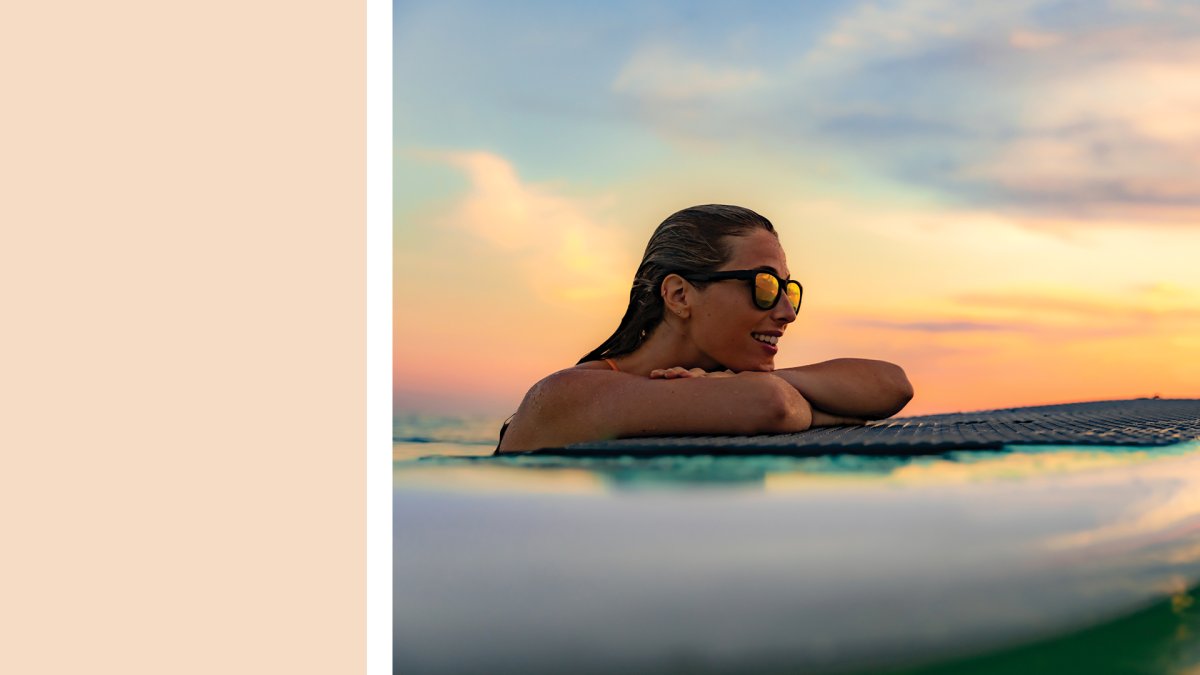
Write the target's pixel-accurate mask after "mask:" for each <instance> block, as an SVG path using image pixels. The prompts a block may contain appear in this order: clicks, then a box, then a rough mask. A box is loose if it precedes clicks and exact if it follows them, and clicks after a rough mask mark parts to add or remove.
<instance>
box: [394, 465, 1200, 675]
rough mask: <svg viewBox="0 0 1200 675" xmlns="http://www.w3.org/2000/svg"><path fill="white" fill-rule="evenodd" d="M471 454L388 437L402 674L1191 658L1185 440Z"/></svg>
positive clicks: (1197, 506) (1199, 570)
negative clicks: (870, 449)
mask: <svg viewBox="0 0 1200 675" xmlns="http://www.w3.org/2000/svg"><path fill="white" fill-rule="evenodd" d="M488 452H490V448H486V447H482V443H479V444H474V445H463V444H460V445H455V444H446V447H444V448H435V447H434V444H433V443H420V444H417V443H412V444H407V443H397V444H396V447H395V450H394V458H395V461H394V464H393V466H394V471H393V477H394V481H395V490H394V509H395V526H394V534H395V538H394V541H395V543H394V559H395V572H394V575H395V579H394V598H393V604H394V610H393V611H394V616H393V620H394V627H395V628H394V630H395V633H394V641H395V648H396V663H397V668H398V669H399V670H400V671H404V672H431V673H439V672H475V671H479V672H484V671H486V672H489V673H500V672H522V673H536V672H561V671H562V670H563V669H564V664H569V665H570V666H571V668H570V670H572V671H573V672H585V671H589V669H590V672H798V671H802V672H817V673H820V672H849V671H856V670H857V671H862V672H878V671H880V670H881V669H884V668H892V669H895V668H896V667H898V666H901V665H907V666H908V667H914V666H918V665H921V664H926V665H922V666H921V667H922V668H924V670H919V671H915V672H921V673H950V672H966V673H998V672H1034V673H1038V672H1047V673H1048V672H1089V673H1103V672H1152V673H1185V672H1189V671H1195V670H1196V669H1198V668H1200V657H1198V656H1197V655H1198V653H1200V646H1198V641H1200V637H1198V636H1200V625H1198V619H1197V611H1198V610H1197V603H1196V599H1197V597H1196V585H1197V583H1198V582H1200V444H1198V443H1193V444H1189V445H1180V446H1173V447H1171V448H1167V449H1151V450H1146V449H1128V448H1107V449H1106V448H1093V449H1080V448H1071V447H1036V448H1020V449H1018V450H1016V451H1013V452H961V453H950V454H948V455H944V456H937V457H918V458H900V457H891V458H886V457H855V456H832V457H809V458H793V457H780V456H761V457H727V456H725V457H711V456H710V457H657V458H630V457H625V458H578V459H571V458H564V457H540V456H538V457H498V458H493V457H489V456H487V453H488ZM1189 589H1190V590H1189ZM464 636H469V639H464ZM580 664H583V665H582V667H581V666H580ZM928 664H941V665H928ZM906 672H907V671H906Z"/></svg>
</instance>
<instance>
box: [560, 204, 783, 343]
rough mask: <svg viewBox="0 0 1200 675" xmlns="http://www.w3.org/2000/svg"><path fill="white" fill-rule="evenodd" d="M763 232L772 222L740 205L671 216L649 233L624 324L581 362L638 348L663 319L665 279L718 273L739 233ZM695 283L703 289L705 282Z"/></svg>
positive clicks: (707, 207) (708, 207)
mask: <svg viewBox="0 0 1200 675" xmlns="http://www.w3.org/2000/svg"><path fill="white" fill-rule="evenodd" d="M758 230H765V231H766V232H769V233H771V235H772V236H774V235H775V227H774V226H773V225H771V221H769V220H767V219H766V218H764V217H762V216H760V215H759V214H757V213H755V212H754V211H751V210H750V209H746V208H742V207H740V206H727V205H724V204H708V205H705V206H693V207H691V208H687V209H683V210H682V211H678V212H676V213H674V214H671V216H669V217H668V218H667V219H666V220H664V221H663V222H662V224H660V225H659V226H658V228H656V229H655V230H654V234H652V235H650V241H649V243H647V244H646V252H645V253H644V254H643V255H642V262H641V264H640V265H639V266H638V269H637V273H636V274H635V275H634V279H633V288H632V289H631V290H630V292H629V306H628V307H627V308H626V310H625V316H624V317H623V318H622V319H621V324H620V326H619V327H618V328H617V330H616V332H615V333H613V335H612V336H611V337H609V338H608V339H607V340H605V341H604V343H603V344H601V345H600V346H599V347H597V348H596V349H594V350H592V351H591V352H590V353H589V354H588V355H587V356H584V357H583V358H582V359H580V361H579V362H580V363H583V362H584V361H594V360H596V359H600V358H605V357H611V356H620V355H622V354H628V353H630V352H632V351H634V350H635V349H637V348H638V347H639V346H640V345H641V344H642V342H643V341H644V340H645V339H646V338H647V337H649V336H650V334H651V333H652V332H653V331H654V329H655V328H657V327H658V326H659V324H661V323H662V320H663V307H664V303H663V298H662V283H663V280H664V279H665V278H666V277H667V276H668V275H669V274H678V275H682V276H688V275H689V274H704V273H709V272H714V271H716V270H717V269H719V268H720V267H722V266H723V265H724V264H725V263H726V262H728V261H729V260H730V257H731V256H732V255H733V253H734V239H733V238H734V237H744V236H746V235H748V234H751V233H753V232H755V231H758ZM693 284H694V285H695V286H700V287H702V286H703V285H704V282H693Z"/></svg>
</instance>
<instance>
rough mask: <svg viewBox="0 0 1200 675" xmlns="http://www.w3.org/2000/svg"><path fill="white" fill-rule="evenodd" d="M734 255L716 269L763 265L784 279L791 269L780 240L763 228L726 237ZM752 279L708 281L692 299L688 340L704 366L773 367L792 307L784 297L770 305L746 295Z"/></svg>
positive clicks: (757, 368) (794, 317) (762, 368)
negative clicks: (704, 360)
mask: <svg viewBox="0 0 1200 675" xmlns="http://www.w3.org/2000/svg"><path fill="white" fill-rule="evenodd" d="M729 243H730V244H731V247H732V253H733V255H732V256H730V258H729V261H728V262H726V263H725V265H723V266H722V267H721V268H720V269H718V270H716V271H718V272H724V271H732V270H765V271H768V272H774V273H775V274H777V275H779V276H780V277H781V278H783V279H787V278H788V277H789V276H791V275H790V271H789V270H788V266H787V259H786V257H785V256H784V255H783V247H782V246H780V245H779V239H778V238H776V237H775V235H774V234H772V233H770V232H767V231H766V230H754V231H753V232H751V233H750V234H747V235H745V236H738V237H730V238H729ZM750 283H751V282H749V281H743V280H740V279H729V280H724V281H713V282H709V283H708V284H707V285H706V286H705V288H704V289H703V290H698V289H697V291H696V293H695V295H694V296H692V297H693V298H694V301H693V302H691V303H690V304H691V317H690V318H691V321H690V322H689V324H690V325H689V331H690V333H689V334H690V336H691V338H692V342H693V343H694V344H695V346H696V347H697V348H698V349H699V350H700V352H701V355H702V356H703V357H707V359H709V360H711V361H712V363H710V364H705V365H706V367H708V368H709V369H712V368H717V367H721V368H728V369H730V370H734V371H739V372H740V371H743V370H758V371H769V370H774V369H775V353H776V352H777V351H778V350H779V348H778V346H777V345H776V344H773V343H776V342H778V340H779V339H780V338H782V337H783V333H784V331H785V330H786V329H787V325H788V324H790V323H791V322H793V321H795V320H796V312H795V311H794V310H793V309H792V305H791V303H790V302H788V299H787V297H786V296H784V297H781V298H780V299H779V301H778V302H777V303H775V306H774V307H773V308H771V309H759V308H758V307H757V306H756V305H755V304H754V302H753V301H752V299H751V295H750V289H749V285H750Z"/></svg>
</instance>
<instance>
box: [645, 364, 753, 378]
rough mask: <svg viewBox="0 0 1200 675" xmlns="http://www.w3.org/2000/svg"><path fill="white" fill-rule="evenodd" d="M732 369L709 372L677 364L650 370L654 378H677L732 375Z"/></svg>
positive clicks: (651, 376)
mask: <svg viewBox="0 0 1200 675" xmlns="http://www.w3.org/2000/svg"><path fill="white" fill-rule="evenodd" d="M733 375H734V372H733V371H732V370H717V371H713V372H711V373H710V372H708V371H707V370H704V369H703V368H691V369H688V368H684V367H683V366H675V367H674V368H659V369H658V370H652V371H650V379H652V380H676V379H679V378H681V377H732V376H733Z"/></svg>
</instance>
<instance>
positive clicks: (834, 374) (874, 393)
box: [772, 359, 913, 426]
mask: <svg viewBox="0 0 1200 675" xmlns="http://www.w3.org/2000/svg"><path fill="white" fill-rule="evenodd" d="M772 374H773V375H775V376H777V377H780V378H782V379H783V380H785V381H786V382H787V383H788V384H790V385H792V386H793V387H795V388H796V391H798V392H800V394H801V395H802V396H803V397H804V398H805V400H807V401H808V402H809V404H810V405H811V406H812V408H813V418H814V421H813V424H814V426H823V425H826V424H830V423H832V424H838V423H846V422H840V421H837V420H838V419H839V418H852V420H851V422H850V423H853V419H860V420H877V419H883V418H884V417H891V416H892V415H895V414H896V413H898V412H900V410H901V409H903V408H904V406H905V405H907V404H908V402H909V401H910V400H911V399H912V397H913V388H912V384H911V383H909V381H908V376H907V375H905V374H904V369H903V368H901V367H900V366H897V365H895V364H894V363H888V362H886V361H875V360H871V359H833V360H832V361H824V362H822V363H814V364H812V365H809V366H800V367H799V368H782V369H780V370H775V371H772ZM822 413H826V414H825V415H822ZM829 420H834V421H832V422H830V421H829Z"/></svg>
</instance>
